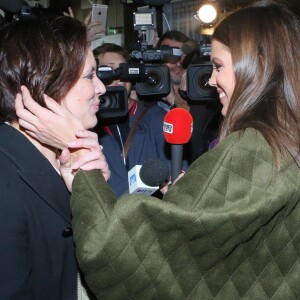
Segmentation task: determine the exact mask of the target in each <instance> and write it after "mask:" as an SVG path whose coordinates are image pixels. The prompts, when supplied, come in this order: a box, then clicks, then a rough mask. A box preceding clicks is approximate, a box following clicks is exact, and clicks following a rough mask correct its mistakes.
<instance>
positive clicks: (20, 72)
mask: <svg viewBox="0 0 300 300" xmlns="http://www.w3.org/2000/svg"><path fill="white" fill-rule="evenodd" d="M0 45H1V46H0V70H1V71H0V99H1V100H0V165H1V167H0V190H1V197H0V214H1V217H0V224H1V229H2V230H1V233H0V239H1V246H0V269H1V271H0V295H1V298H2V299H49V300H53V299H60V300H72V299H73V300H76V299H77V278H78V265H77V261H76V257H75V248H74V241H73V237H72V219H71V210H70V194H69V191H68V189H67V187H66V185H65V183H64V181H63V180H62V177H61V176H71V177H73V176H74V172H76V171H77V170H78V168H82V169H91V168H95V167H99V168H101V169H102V170H104V175H105V177H106V179H108V178H109V169H108V167H107V163H106V161H105V157H104V156H103V154H102V152H101V147H100V146H99V144H98V140H97V136H96V135H95V134H94V133H92V132H89V131H86V130H84V129H88V128H93V127H94V126H95V125H96V122H97V118H96V112H97V110H98V109H99V99H98V97H99V96H100V95H102V94H103V93H105V87H104V85H103V84H102V82H101V81H100V80H99V79H98V78H97V76H96V75H95V69H96V62H95V59H94V57H93V54H92V52H91V51H90V50H89V45H88V42H87V34H86V28H85V26H84V25H83V24H82V23H80V22H78V21H76V20H75V19H72V18H69V17H61V18H57V19H54V20H52V21H50V20H49V21H48V22H46V21H45V20H42V19H39V18H35V17H28V18H25V19H22V20H20V21H13V22H12V23H11V24H8V25H6V26H4V27H3V28H1V33H0ZM23 85H26V86H27V88H28V89H29V91H30V93H31V94H32V95H34V97H35V99H36V102H33V103H32V107H35V106H39V105H42V106H43V109H44V110H45V111H46V112H47V111H48V108H47V107H49V108H51V109H52V110H55V111H57V110H60V111H62V112H63V114H64V120H67V119H68V120H71V126H66V127H64V126H59V127H58V128H56V130H55V132H54V135H53V138H54V139H56V140H57V141H58V140H60V136H65V135H66V134H67V135H68V136H69V141H71V140H73V142H72V143H70V144H68V143H66V144H59V145H58V142H56V143H54V144H52V146H51V147H50V146H47V145H46V144H44V143H43V142H40V141H38V139H37V138H36V137H34V136H31V135H29V134H28V132H27V131H26V130H25V129H24V127H22V126H21V125H19V123H18V118H17V115H16V111H15V97H16V95H17V99H18V98H20V97H21V93H22V94H23V95H25V94H26V93H27V94H28V93H29V91H28V90H27V89H26V88H25V87H24V86H23ZM45 94H47V95H48V96H50V97H55V99H56V101H57V102H49V101H50V99H49V97H47V96H45ZM54 119H55V117H54ZM54 119H53V118H51V120H48V123H50V122H52V121H54ZM24 125H25V124H24ZM63 125H64V124H63ZM69 125H70V124H69ZM74 128H76V130H77V131H76V133H75V131H74ZM78 130H79V131H78ZM66 147H68V148H69V149H70V150H71V149H72V148H74V149H73V150H74V151H73V153H72V156H71V157H70V153H69V150H67V149H66ZM77 148H78V149H77ZM80 148H83V149H81V150H80ZM76 149H77V151H75V150H76ZM78 153H79V156H78ZM82 155H83V156H82ZM61 163H62V164H63V165H64V166H65V167H66V168H65V169H61ZM71 171H72V172H73V173H70V172H71ZM66 173H68V174H66ZM68 188H69V189H70V188H71V186H68Z"/></svg>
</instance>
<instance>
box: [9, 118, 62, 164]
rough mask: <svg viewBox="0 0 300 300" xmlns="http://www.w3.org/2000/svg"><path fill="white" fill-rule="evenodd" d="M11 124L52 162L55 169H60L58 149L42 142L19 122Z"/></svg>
mask: <svg viewBox="0 0 300 300" xmlns="http://www.w3.org/2000/svg"><path fill="white" fill-rule="evenodd" d="M10 126H12V127H14V128H15V129H17V130H18V131H19V132H21V133H22V134H23V135H24V136H25V137H26V138H27V139H28V140H29V141H30V142H31V143H32V144H33V145H34V146H35V147H36V148H37V149H38V150H39V151H40V152H41V153H42V154H43V155H44V156H45V157H46V158H47V159H48V161H49V162H50V164H51V165H52V166H53V167H54V168H55V169H59V162H58V160H57V152H58V151H57V149H55V148H52V147H50V146H47V145H45V144H42V143H40V142H39V141H38V140H36V139H35V138H33V137H32V136H30V135H29V134H28V133H26V132H25V131H24V129H22V128H21V127H20V125H19V123H17V122H12V123H11V124H10Z"/></svg>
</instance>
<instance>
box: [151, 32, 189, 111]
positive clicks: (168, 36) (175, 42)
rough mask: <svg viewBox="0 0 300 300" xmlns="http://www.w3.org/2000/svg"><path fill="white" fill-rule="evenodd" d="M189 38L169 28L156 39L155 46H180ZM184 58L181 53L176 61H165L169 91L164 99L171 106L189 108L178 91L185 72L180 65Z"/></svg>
mask: <svg viewBox="0 0 300 300" xmlns="http://www.w3.org/2000/svg"><path fill="white" fill-rule="evenodd" d="M189 40H190V39H189V38H188V37H187V36H186V35H185V34H184V33H183V32H180V31H178V30H170V31H167V32H165V33H164V34H163V35H162V36H161V37H160V38H159V39H158V41H157V44H156V48H159V47H161V46H169V47H174V48H179V49H181V48H182V45H183V44H184V43H186V42H188V41H189ZM184 59H185V54H182V56H181V58H180V60H179V61H177V62H176V63H169V62H166V63H165V65H166V66H168V68H169V70H170V77H171V92H170V94H169V95H168V96H166V99H165V101H167V102H168V103H169V104H170V105H171V106H174V105H175V106H176V107H183V108H185V109H187V110H189V105H188V103H187V101H186V100H184V99H182V98H181V96H180V95H179V93H178V89H179V86H180V81H181V79H182V76H183V74H184V72H185V69H184V68H183V66H182V63H183V61H184Z"/></svg>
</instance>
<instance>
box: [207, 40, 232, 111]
mask: <svg viewBox="0 0 300 300" xmlns="http://www.w3.org/2000/svg"><path fill="white" fill-rule="evenodd" d="M211 62H212V64H213V72H212V74H211V78H210V80H209V84H210V85H211V86H214V87H216V88H217V91H218V93H219V98H220V102H221V104H222V105H223V109H222V115H223V116H226V114H227V110H228V105H229V103H230V99H231V97H232V94H233V91H234V87H235V75H234V71H233V65H232V59H231V53H230V51H229V48H228V47H227V46H225V45H224V44H222V43H220V42H219V41H217V40H213V41H212V51H211Z"/></svg>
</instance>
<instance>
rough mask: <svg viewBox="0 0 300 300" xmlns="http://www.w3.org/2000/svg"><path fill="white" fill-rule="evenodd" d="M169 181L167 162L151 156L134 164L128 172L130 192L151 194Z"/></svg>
mask: <svg viewBox="0 0 300 300" xmlns="http://www.w3.org/2000/svg"><path fill="white" fill-rule="evenodd" d="M169 181H170V171H169V167H168V165H167V163H166V162H165V161H163V160H162V159H160V158H151V159H148V160H147V161H145V162H144V163H143V165H136V166H134V167H133V168H132V169H131V170H130V171H129V172H128V184H129V193H130V194H144V195H152V194H153V193H154V192H156V191H157V190H158V189H160V188H161V186H162V185H164V184H168V183H169Z"/></svg>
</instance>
